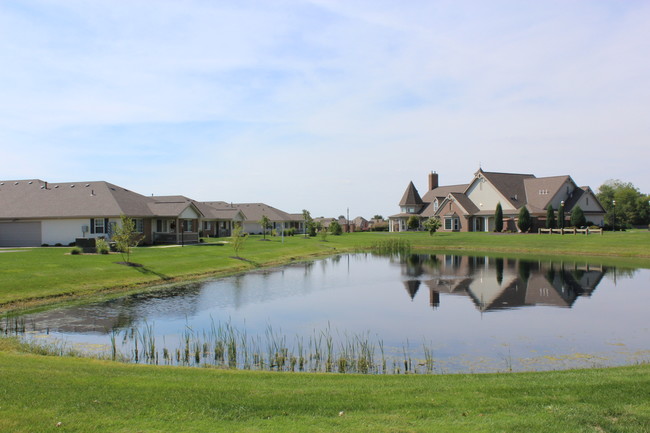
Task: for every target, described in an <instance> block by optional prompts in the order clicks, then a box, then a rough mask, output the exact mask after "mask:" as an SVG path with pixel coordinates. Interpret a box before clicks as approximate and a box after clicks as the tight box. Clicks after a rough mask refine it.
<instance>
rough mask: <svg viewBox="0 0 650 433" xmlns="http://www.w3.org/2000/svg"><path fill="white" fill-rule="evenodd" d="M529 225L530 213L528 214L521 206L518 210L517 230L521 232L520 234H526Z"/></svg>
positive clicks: (524, 207) (530, 223)
mask: <svg viewBox="0 0 650 433" xmlns="http://www.w3.org/2000/svg"><path fill="white" fill-rule="evenodd" d="M531 225H532V222H531V220H530V212H528V209H526V206H523V207H522V208H521V209H520V210H519V219H518V221H517V227H519V230H521V232H522V233H526V232H527V231H528V230H530V227H531Z"/></svg>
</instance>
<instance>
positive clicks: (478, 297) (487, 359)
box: [25, 254, 650, 372]
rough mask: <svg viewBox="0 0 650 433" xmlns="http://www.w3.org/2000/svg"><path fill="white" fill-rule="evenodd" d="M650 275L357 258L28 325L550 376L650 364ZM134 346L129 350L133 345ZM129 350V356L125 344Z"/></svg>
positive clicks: (468, 260) (46, 316)
mask: <svg viewBox="0 0 650 433" xmlns="http://www.w3.org/2000/svg"><path fill="white" fill-rule="evenodd" d="M649 276H650V271H648V270H646V269H640V270H621V269H615V268H611V267H610V268H608V267H603V266H599V265H593V264H587V263H577V264H576V263H569V262H564V263H563V262H553V263H551V262H546V261H545V262H539V261H524V260H519V259H507V258H493V257H471V256H453V255H412V256H408V257H405V258H403V259H399V258H395V257H393V258H388V257H376V256H373V255H370V254H354V255H344V256H337V257H332V258H329V259H324V260H319V261H314V262H309V263H300V264H295V265H291V266H285V267H280V268H275V269H268V270H260V271H256V272H252V273H248V274H244V275H237V276H232V277H229V278H223V279H219V280H215V281H209V282H205V283H200V284H191V285H187V286H184V287H179V288H174V289H168V290H164V291H160V292H155V293H149V294H144V295H136V296H129V297H126V298H122V299H117V300H113V301H108V302H102V303H98V304H93V305H86V306H76V307H70V308H64V309H58V310H54V311H48V312H43V313H38V314H33V315H29V316H26V318H25V319H26V323H27V328H28V329H31V330H34V331H36V334H43V333H45V332H48V333H49V338H63V339H65V340H66V341H69V342H70V343H72V344H74V343H82V342H83V343H93V344H104V345H107V346H108V345H110V332H111V330H116V331H117V332H121V331H124V330H129V329H131V328H142V327H144V326H148V327H150V328H151V329H152V330H153V332H154V334H155V337H156V345H157V346H158V347H159V348H162V347H163V346H169V348H170V349H171V348H173V347H176V346H177V345H178V344H179V341H180V340H182V338H183V337H182V336H183V333H184V332H187V330H188V329H191V330H192V332H195V333H201V332H208V330H209V329H210V328H211V327H213V326H214V324H215V323H216V324H223V323H229V324H231V325H232V326H233V327H235V328H237V329H239V330H241V331H244V330H245V332H246V334H247V335H248V336H255V335H262V336H263V335H264V334H265V333H266V332H268V330H269V327H270V328H272V329H273V331H274V332H275V333H278V334H282V335H285V336H286V339H287V344H288V345H291V344H292V342H293V341H294V340H295V339H296V336H298V337H297V338H304V339H308V338H309V337H310V336H314V335H315V334H318V333H320V332H321V331H323V330H327V329H329V330H330V331H329V332H330V333H331V334H332V335H333V337H334V339H335V341H336V340H337V339H338V341H339V342H340V341H345V340H346V338H347V339H350V338H353V337H351V336H355V335H367V336H370V338H372V339H373V340H374V341H381V342H383V345H384V346H385V347H386V351H387V352H388V353H390V356H392V357H395V358H399V357H403V352H404V348H405V347H407V348H408V350H409V352H410V353H411V356H413V358H414V359H421V358H422V357H423V354H422V347H423V345H425V346H426V347H428V348H430V349H431V350H432V354H433V357H434V359H435V370H436V371H437V372H470V371H471V372H474V371H476V372H479V371H481V372H482V371H509V370H545V369H558V368H571V367H585V366H587V367H588V366H607V365H621V364H627V363H634V362H640V361H647V360H648V359H650V352H649V351H650V345H649V344H648V343H649V342H650V330H649V325H648V321H647V306H648V305H650V289H649V287H648V280H649ZM128 344H132V343H128V342H127V346H128ZM120 350H122V351H126V352H128V351H129V348H128V347H121V348H120Z"/></svg>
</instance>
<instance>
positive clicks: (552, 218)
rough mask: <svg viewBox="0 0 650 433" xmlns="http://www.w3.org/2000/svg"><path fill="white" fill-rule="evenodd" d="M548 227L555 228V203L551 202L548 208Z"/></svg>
mask: <svg viewBox="0 0 650 433" xmlns="http://www.w3.org/2000/svg"><path fill="white" fill-rule="evenodd" d="M546 228H547V229H554V228H555V211H554V210H553V205H552V204H550V203H549V204H548V207H547V208H546Z"/></svg>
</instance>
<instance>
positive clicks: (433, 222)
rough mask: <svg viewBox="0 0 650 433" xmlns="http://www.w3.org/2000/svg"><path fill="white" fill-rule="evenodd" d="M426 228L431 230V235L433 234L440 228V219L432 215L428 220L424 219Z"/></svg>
mask: <svg viewBox="0 0 650 433" xmlns="http://www.w3.org/2000/svg"><path fill="white" fill-rule="evenodd" d="M422 225H423V226H424V229H425V230H427V231H428V232H429V235H431V236H433V234H434V233H435V232H436V231H437V230H438V229H439V228H440V219H439V218H436V217H430V218H428V219H427V220H426V221H424V224H422Z"/></svg>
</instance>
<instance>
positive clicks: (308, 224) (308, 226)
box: [302, 209, 316, 237]
mask: <svg viewBox="0 0 650 433" xmlns="http://www.w3.org/2000/svg"><path fill="white" fill-rule="evenodd" d="M302 219H303V223H304V224H305V237H307V236H310V235H311V233H310V231H311V230H312V229H313V228H312V226H313V223H314V220H313V218H312V217H311V214H310V213H309V211H308V210H307V209H303V210H302ZM315 235H316V233H314V236H315Z"/></svg>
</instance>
